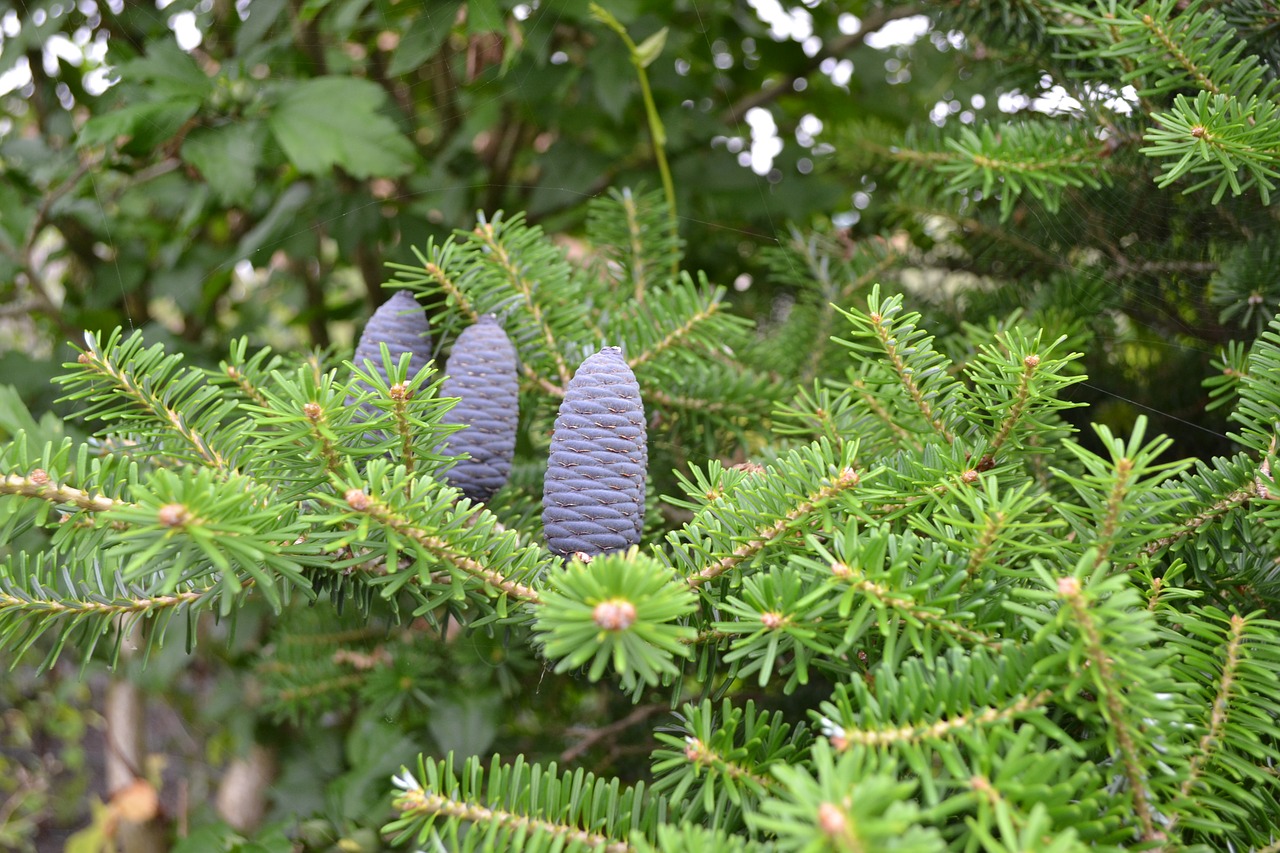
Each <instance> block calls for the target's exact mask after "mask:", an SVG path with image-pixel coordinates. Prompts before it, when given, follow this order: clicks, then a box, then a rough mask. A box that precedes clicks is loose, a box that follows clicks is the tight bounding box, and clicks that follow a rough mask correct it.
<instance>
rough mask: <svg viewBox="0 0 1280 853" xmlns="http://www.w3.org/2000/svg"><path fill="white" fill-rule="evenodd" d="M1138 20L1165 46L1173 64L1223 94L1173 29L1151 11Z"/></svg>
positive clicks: (1152, 36) (1204, 87)
mask: <svg viewBox="0 0 1280 853" xmlns="http://www.w3.org/2000/svg"><path fill="white" fill-rule="evenodd" d="M1137 20H1138V22H1139V23H1140V24H1142V26H1143V27H1145V28H1146V30H1147V32H1148V33H1149V34H1150V37H1151V40H1152V42H1154V43H1155V44H1158V45H1160V46H1161V47H1163V48H1164V50H1165V53H1166V54H1167V55H1168V57H1169V59H1170V60H1172V64H1173V65H1175V66H1177V67H1179V68H1181V69H1182V70H1184V71H1185V72H1186V73H1187V76H1188V77H1190V78H1191V79H1192V80H1194V81H1195V83H1196V85H1197V86H1199V87H1200V88H1201V89H1204V90H1205V91H1206V92H1210V93H1212V94H1214V95H1220V94H1222V90H1221V89H1219V88H1218V85H1217V84H1216V83H1214V82H1213V80H1212V79H1211V78H1210V77H1209V75H1208V73H1207V72H1206V70H1205V69H1203V68H1201V67H1200V65H1199V64H1198V63H1197V62H1196V61H1195V60H1194V59H1193V58H1192V57H1191V56H1189V55H1188V54H1187V53H1186V51H1184V50H1183V49H1182V48H1181V46H1179V44H1178V42H1177V41H1176V40H1175V39H1174V37H1173V30H1170V29H1167V28H1166V27H1164V26H1163V25H1162V22H1161V21H1159V20H1157V19H1156V18H1155V17H1154V16H1152V15H1151V14H1149V13H1147V14H1143V15H1142V16H1141V17H1140V18H1137Z"/></svg>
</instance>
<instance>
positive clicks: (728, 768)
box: [684, 735, 777, 791]
mask: <svg viewBox="0 0 1280 853" xmlns="http://www.w3.org/2000/svg"><path fill="white" fill-rule="evenodd" d="M684 757H685V758H686V759H688V760H689V763H690V764H695V765H698V766H699V767H705V768H708V769H710V770H714V771H715V772H717V773H720V774H721V775H723V776H727V777H728V778H730V779H733V780H734V781H747V782H750V783H752V784H753V785H756V786H757V787H759V788H761V789H763V790H765V791H768V790H770V789H772V788H774V787H775V786H776V785H777V780H775V779H774V778H773V777H771V776H761V775H760V774H759V773H752V772H751V770H750V768H747V767H744V766H742V765H741V764H738V763H737V762H735V761H732V760H730V759H728V758H726V757H725V756H723V755H721V754H720V753H718V752H716V751H715V750H714V749H712V748H711V746H709V745H708V744H707V743H705V742H704V741H702V740H701V739H700V738H696V737H694V736H693V735H688V736H686V737H685V739H684Z"/></svg>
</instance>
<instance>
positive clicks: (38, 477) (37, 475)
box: [27, 468, 49, 486]
mask: <svg viewBox="0 0 1280 853" xmlns="http://www.w3.org/2000/svg"><path fill="white" fill-rule="evenodd" d="M27 479H28V480H30V481H31V482H32V483H34V484H35V485H37V486H47V485H49V472H48V471H46V470H44V469H43V468H35V469H33V470H32V471H31V474H30V475H28V477H27Z"/></svg>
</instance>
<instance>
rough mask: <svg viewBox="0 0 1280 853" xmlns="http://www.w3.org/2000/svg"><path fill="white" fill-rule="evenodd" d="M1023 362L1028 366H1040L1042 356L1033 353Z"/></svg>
mask: <svg viewBox="0 0 1280 853" xmlns="http://www.w3.org/2000/svg"><path fill="white" fill-rule="evenodd" d="M1022 363H1023V364H1025V365H1026V366H1027V367H1039V366H1040V356H1038V355H1036V354H1035V353H1031V355H1029V356H1027V357H1026V358H1024V359H1023V360H1022Z"/></svg>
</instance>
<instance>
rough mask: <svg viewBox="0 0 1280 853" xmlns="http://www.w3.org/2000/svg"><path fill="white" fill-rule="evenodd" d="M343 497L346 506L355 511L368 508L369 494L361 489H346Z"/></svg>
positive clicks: (362, 510)
mask: <svg viewBox="0 0 1280 853" xmlns="http://www.w3.org/2000/svg"><path fill="white" fill-rule="evenodd" d="M343 497H345V498H346V499H347V506H349V507H351V508H352V509H354V510H355V511H356V512H364V511H365V510H366V509H368V508H369V496H368V495H366V494H365V493H364V492H363V491H362V490H361V489H348V490H347V493H346V494H345V495H343Z"/></svg>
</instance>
